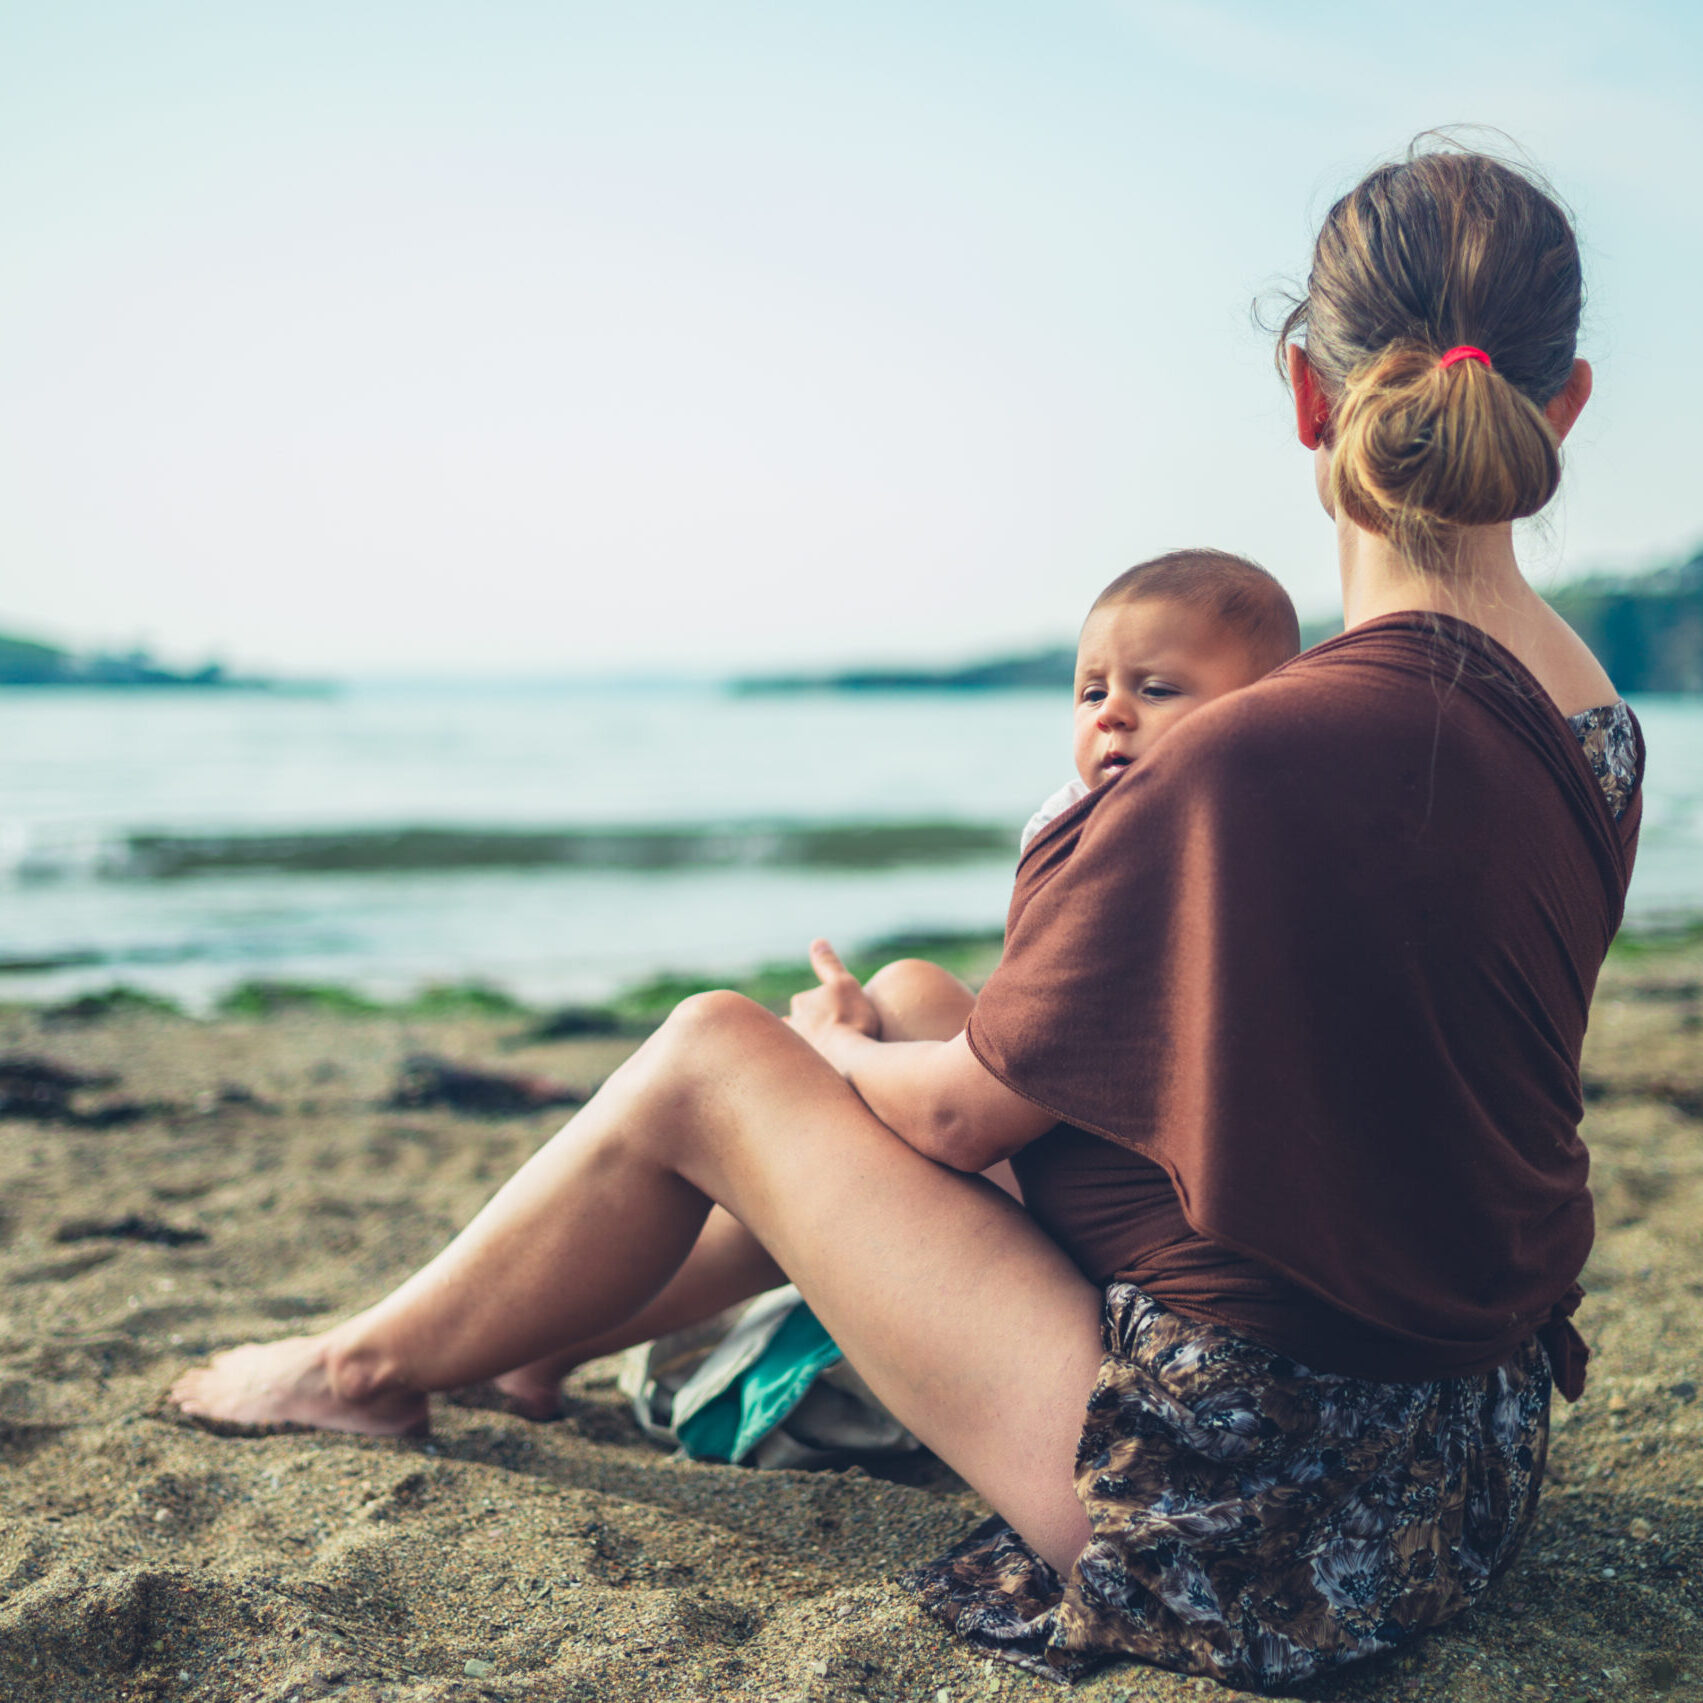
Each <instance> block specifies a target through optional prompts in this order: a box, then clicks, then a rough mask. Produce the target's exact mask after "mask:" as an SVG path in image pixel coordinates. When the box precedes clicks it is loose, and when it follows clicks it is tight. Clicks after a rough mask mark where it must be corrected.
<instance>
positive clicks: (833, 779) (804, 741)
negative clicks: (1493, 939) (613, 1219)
mask: <svg viewBox="0 0 1703 1703" xmlns="http://www.w3.org/2000/svg"><path fill="white" fill-rule="evenodd" d="M1634 707H1635V708H1636V709H1637V711H1638V713H1639V716H1640V718H1641V720H1642V722H1643V725H1644V728H1645V732H1646V735H1647V738H1648V742H1649V748H1650V762H1649V778H1648V783H1647V788H1646V803H1645V812H1646V813H1645V828H1644V836H1643V847H1642V851H1641V853H1640V858H1639V865H1638V873H1637V877H1636V879H1635V882H1634V885H1633V890H1632V895H1631V898H1630V901H1629V907H1628V910H1629V915H1630V916H1631V918H1632V919H1633V920H1634V921H1636V922H1640V923H1642V924H1645V925H1648V924H1651V923H1653V922H1656V921H1658V920H1671V919H1674V918H1677V917H1686V916H1693V915H1703V700H1699V699H1681V698H1667V699H1657V698H1652V699H1645V700H1642V701H1637V702H1635V705H1634ZM1069 717H1070V711H1069V704H1068V702H1067V701H1066V699H1065V697H1064V695H1063V694H1060V693H1056V692H1031V691H1023V692H986V693H869V694H842V693H802V694H788V695H752V696H739V695H735V694H733V693H730V692H727V691H725V690H723V689H721V688H718V687H715V686H708V685H706V686H681V685H668V686H664V685H654V684H649V683H644V682H636V683H630V684H623V685H619V686H600V687H589V686H561V685H555V686H547V685H529V686H501V687H499V686H467V685H432V686H376V685H369V686H352V687H347V688H343V689H339V690H336V691H330V692H325V693H318V694H300V695H294V694H288V693H267V692H237V691H169V690H162V691H146V692H112V691H108V692H99V691H70V690H35V691H30V690H19V689H11V690H0V1000H5V999H29V1000H45V999H61V998H65V997H69V996H71V995H74V994H76V993H79V992H84V991H88V990H91V989H96V988H102V987H107V986H110V985H112V984H113V983H115V982H125V983H128V984H130V985H133V986H138V987H143V988H146V989H149V990H152V991H156V992H159V993H162V994H165V995H168V996H170V997H172V998H175V999H178V1000H181V1001H183V1002H184V1003H186V1004H188V1005H189V1006H191V1007H192V1008H197V1009H204V1008H206V1007H207V1006H209V1005H210V1004H211V1003H212V1002H213V1001H214V1000H215V999H216V998H217V997H218V995H219V994H220V993H221V992H223V991H225V990H226V989H228V988H229V987H231V986H233V985H234V984H236V983H239V982H241V981H244V980H248V979H252V978H266V979H271V980H280V981H308V982H336V983H341V984H344V985H346V986H349V987H352V988H356V989H359V990H362V991H365V992H368V993H370V994H373V995H377V996H380V997H386V998H394V997H400V996H404V995H406V994H409V993H411V992H413V991H416V990H417V989H419V988H421V987H423V986H426V985H429V984H433V983H454V982H466V981H482V982H487V983H490V984H493V985H497V986H501V987H504V988H506V989H508V990H509V991H511V992H513V993H515V994H516V995H518V996H520V997H522V998H524V999H527V1000H529V1001H532V1002H537V1003H553V1002H561V1001H582V1000H597V999H601V998H605V997H607V996H608V995H610V994H611V993H613V992H614V991H616V990H617V989H619V988H621V987H623V986H626V985H630V984H632V983H633V982H635V981H638V980H642V979H644V978H646V977H648V976H650V975H653V974H656V973H659V972H663V971H675V972H681V973H687V974H711V975H713V974H727V973H733V972H737V971H740V970H743V969H746V968H749V967H752V966H754V965H756V964H759V963H763V962H768V961H773V960H777V959H796V958H798V957H800V956H801V955H802V952H803V948H804V946H805V944H806V943H807V942H808V941H809V940H810V939H811V937H812V936H814V935H817V934H824V935H827V936H828V937H829V938H830V939H833V940H835V941H836V942H837V943H839V944H840V945H842V946H843V947H846V948H856V947H861V946H864V945H867V944H869V943H871V942H874V941H879V940H882V939H885V938H888V937H891V936H894V935H897V934H901V933H906V932H936V933H938V932H960V931H963V932H971V931H985V930H997V928H998V926H999V924H1000V922H1001V920H1002V918H1003V916H1004V912H1005V906H1006V901H1007V899H1008V897H1009V894H1010V881H1011V872H1012V868H1013V865H1014V862H1015V855H1016V834H1017V830H1018V828H1019V826H1020V825H1021V823H1022V822H1023V820H1024V819H1025V818H1026V817H1027V815H1028V814H1029V812H1030V811H1031V810H1032V809H1033V808H1034V806H1035V805H1036V804H1037V803H1038V802H1039V801H1040V799H1041V798H1043V797H1044V796H1045V795H1046V794H1047V793H1049V792H1051V791H1052V790H1053V789H1054V788H1055V787H1056V786H1057V785H1058V784H1059V783H1060V782H1061V781H1062V780H1064V779H1066V778H1068V775H1069V739H1070V728H1069Z"/></svg>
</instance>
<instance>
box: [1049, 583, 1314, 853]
mask: <svg viewBox="0 0 1703 1703" xmlns="http://www.w3.org/2000/svg"><path fill="white" fill-rule="evenodd" d="M1300 649H1301V629H1300V626H1299V624H1298V622H1297V621H1296V619H1295V606H1294V605H1293V604H1292V603H1291V602H1290V601H1289V594H1288V593H1287V592H1286V591H1285V590H1284V589H1283V587H1282V586H1280V585H1279V584H1278V583H1277V581H1276V580H1275V579H1273V578H1272V577H1271V575H1270V574H1268V573H1267V572H1266V571H1265V569H1264V568H1261V567H1257V566H1256V565H1255V564H1254V563H1252V562H1250V561H1248V560H1247V559H1246V558H1245V557H1242V556H1232V555H1229V554H1227V553H1226V552H1224V551H1222V550H1173V551H1171V552H1170V553H1169V554H1168V555H1164V556H1156V557H1155V558H1154V559H1153V560H1152V561H1151V562H1140V563H1138V564H1137V565H1136V566H1135V567H1133V568H1130V569H1128V570H1127V571H1126V572H1124V573H1121V574H1119V575H1118V577H1117V578H1116V579H1115V580H1113V581H1112V583H1111V584H1110V585H1109V586H1107V587H1106V589H1105V590H1104V591H1102V592H1101V593H1100V595H1099V596H1098V597H1097V598H1095V599H1094V605H1093V607H1092V608H1091V609H1090V610H1089V611H1088V619H1087V620H1086V621H1084V622H1083V623H1082V636H1081V638H1080V639H1078V641H1077V646H1076V738H1075V743H1074V746H1073V753H1072V754H1073V756H1074V757H1075V761H1076V777H1077V778H1076V779H1075V780H1073V781H1071V782H1069V783H1068V784H1067V785H1065V786H1062V787H1060V788H1059V790H1058V791H1057V792H1055V793H1054V794H1053V795H1052V796H1051V797H1050V798H1049V799H1048V800H1047V801H1046V803H1044V804H1043V805H1042V806H1041V808H1040V809H1039V810H1037V811H1036V812H1035V814H1034V815H1033V816H1031V817H1030V818H1029V821H1028V823H1027V824H1026V825H1025V827H1024V829H1023V836H1022V842H1021V847H1022V849H1023V850H1025V851H1026V850H1028V847H1029V842H1030V841H1031V840H1032V839H1034V837H1035V836H1036V835H1037V834H1038V833H1040V831H1041V830H1042V829H1043V828H1044V827H1046V825H1047V824H1048V823H1049V822H1051V821H1052V820H1053V818H1054V817H1056V816H1061V815H1063V813H1064V812H1065V811H1066V810H1068V809H1069V808H1070V807H1071V805H1073V804H1074V803H1076V801H1077V800H1078V799H1079V798H1083V797H1086V796H1087V794H1088V793H1090V792H1091V791H1093V789H1094V788H1095V787H1097V786H1101V785H1103V784H1104V783H1105V782H1106V781H1109V780H1112V779H1113V778H1114V777H1115V776H1117V775H1118V774H1119V773H1121V772H1122V771H1123V770H1124V769H1126V768H1128V767H1129V765H1130V764H1131V763H1133V762H1134V761H1135V760H1136V759H1137V758H1138V757H1142V756H1145V755H1146V754H1147V752H1149V751H1151V750H1152V749H1153V747H1154V746H1155V745H1156V744H1157V743H1158V742H1159V741H1160V740H1161V739H1163V738H1164V737H1165V735H1166V734H1167V733H1169V732H1170V731H1171V729H1172V728H1173V727H1175V726H1176V725H1177V723H1178V722H1180V721H1181V720H1182V719H1183V717H1184V716H1187V715H1192V714H1193V713H1194V712H1195V711H1196V710H1198V709H1199V708H1200V707H1201V705H1202V704H1206V703H1210V702H1211V701H1212V700H1213V699H1214V698H1221V697H1223V696H1224V694H1225V693H1226V692H1234V691H1235V690H1236V689H1237V688H1238V687H1240V686H1249V685H1252V684H1253V682H1254V681H1256V680H1258V679H1259V678H1260V676H1261V675H1263V674H1269V673H1270V672H1271V670H1272V669H1274V668H1275V667H1277V665H1278V664H1279V663H1280V662H1287V661H1288V660H1289V659H1290V657H1292V656H1295V655H1296V654H1297V653H1298V652H1299V651H1300Z"/></svg>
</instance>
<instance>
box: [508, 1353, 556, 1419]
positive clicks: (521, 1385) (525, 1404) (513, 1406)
mask: <svg viewBox="0 0 1703 1703" xmlns="http://www.w3.org/2000/svg"><path fill="white" fill-rule="evenodd" d="M492 1382H493V1383H494V1384H495V1385H496V1387H497V1388H498V1389H499V1390H501V1391H502V1393H503V1400H504V1402H505V1403H506V1405H507V1406H508V1408H509V1411H510V1412H511V1413H518V1414H519V1415H520V1416H521V1418H522V1419H560V1418H561V1416H562V1380H561V1379H560V1378H559V1377H556V1376H552V1375H551V1374H550V1373H549V1372H544V1371H540V1370H538V1369H537V1368H536V1367H532V1366H517V1367H516V1368H515V1370H514V1371H512V1372H505V1373H503V1375H502V1376H501V1377H500V1378H494V1379H492Z"/></svg>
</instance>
